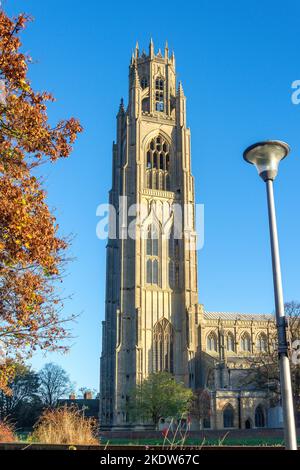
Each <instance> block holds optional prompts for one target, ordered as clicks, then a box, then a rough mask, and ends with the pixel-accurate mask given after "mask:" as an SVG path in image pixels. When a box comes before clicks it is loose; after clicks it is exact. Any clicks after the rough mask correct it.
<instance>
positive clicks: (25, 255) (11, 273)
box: [0, 11, 82, 392]
mask: <svg viewBox="0 0 300 470" xmlns="http://www.w3.org/2000/svg"><path fill="white" fill-rule="evenodd" d="M29 19H30V18H29V17H28V16H26V15H24V14H21V15H19V16H18V17H17V18H15V19H10V18H9V17H8V16H7V15H6V14H5V13H4V11H0V88H1V95H0V341H1V342H2V348H4V349H5V351H6V357H7V359H6V361H4V362H3V363H2V364H1V366H0V389H2V390H5V391H6V392H8V387H7V384H8V382H9V381H11V378H12V377H13V375H14V373H15V363H16V362H21V361H22V360H24V359H25V358H27V357H29V356H30V355H31V354H32V353H33V351H35V350H36V349H37V348H41V349H43V350H54V349H64V348H66V346H65V345H64V346H63V345H62V340H63V339H65V338H67V337H68V336H69V332H68V330H67V329H66V327H65V326H64V324H65V322H66V321H68V320H70V319H72V318H73V317H72V316H71V317H67V318H65V317H63V315H62V308H63V303H62V299H61V298H60V296H59V295H58V294H57V289H56V283H57V281H61V274H62V268H63V265H64V260H65V252H66V251H65V250H66V249H67V246H68V243H67V241H66V239H62V238H60V237H58V235H57V230H58V225H57V223H56V219H55V217H54V216H53V214H51V212H50V210H49V207H48V205H47V202H46V193H45V191H44V190H43V188H42V181H41V178H40V177H38V176H37V175H38V174H37V167H38V166H40V165H41V164H44V163H48V162H49V163H50V162H55V161H56V160H58V159H60V158H65V157H68V156H69V154H70V152H71V150H72V144H73V143H74V141H75V139H76V137H77V134H78V133H79V132H81V131H82V128H81V126H80V123H79V122H78V120H76V119H74V118H71V119H69V120H65V121H60V122H58V123H57V124H56V125H55V126H51V125H50V123H49V121H48V116H47V102H48V101H54V98H53V97H52V96H51V95H50V94H49V93H47V92H41V93H40V92H35V91H34V90H33V88H32V86H31V83H30V82H29V80H28V78H27V71H28V66H29V64H30V61H31V59H30V57H28V56H25V55H24V54H23V53H22V52H21V51H20V48H21V41H20V38H19V35H20V33H21V31H22V30H23V29H24V28H25V25H26V23H27V22H28V21H29Z"/></svg>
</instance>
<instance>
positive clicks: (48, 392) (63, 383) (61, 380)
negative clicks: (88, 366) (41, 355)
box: [38, 363, 73, 408]
mask: <svg viewBox="0 0 300 470" xmlns="http://www.w3.org/2000/svg"><path fill="white" fill-rule="evenodd" d="M38 378H39V396H40V398H41V400H42V403H43V405H44V406H46V407H47V408H55V407H56V406H57V404H58V400H59V399H60V398H63V397H64V396H65V395H68V394H69V393H70V392H71V391H72V389H73V385H72V383H71V381H70V378H69V376H68V374H67V372H66V371H65V370H64V369H63V368H62V367H61V366H59V365H58V364H53V363H49V364H46V365H45V366H44V367H43V368H42V369H41V370H40V372H39V373H38Z"/></svg>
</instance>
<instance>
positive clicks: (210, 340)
mask: <svg viewBox="0 0 300 470" xmlns="http://www.w3.org/2000/svg"><path fill="white" fill-rule="evenodd" d="M206 348H207V350H208V351H214V352H216V351H217V350H218V340H217V335H216V334H215V333H214V332H213V331H211V332H210V333H209V335H208V336H207V338H206Z"/></svg>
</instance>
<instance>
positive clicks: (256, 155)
mask: <svg viewBox="0 0 300 470" xmlns="http://www.w3.org/2000/svg"><path fill="white" fill-rule="evenodd" d="M289 151H290V148H289V146H288V144H286V143H285V142H281V141H279V140H267V141H264V142H258V143H257V144H254V145H251V146H250V147H248V148H247V149H246V150H245V152H244V154H243V156H244V159H245V160H246V161H247V162H248V163H251V164H254V165H255V166H256V169H257V171H258V174H259V176H260V177H261V178H262V179H263V180H264V182H265V183H266V188H267V199H268V212H269V227H270V240H271V253H272V265H273V283H274V296H275V311H276V327H277V336H278V358H279V373H280V388H281V399H282V408H283V420H284V440H285V447H286V449H289V450H297V438H296V427H295V416H294V406H293V394H292V382H291V370H290V362H289V358H288V343H287V338H286V317H285V312H284V302H283V293H282V280H281V268H280V256H279V245H278V234H277V224H276V212H275V203H274V192H273V181H274V179H275V178H276V176H277V172H278V165H279V162H280V161H281V160H283V159H284V158H285V157H286V156H287V155H288V153H289Z"/></svg>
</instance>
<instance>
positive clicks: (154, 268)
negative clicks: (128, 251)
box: [146, 224, 159, 285]
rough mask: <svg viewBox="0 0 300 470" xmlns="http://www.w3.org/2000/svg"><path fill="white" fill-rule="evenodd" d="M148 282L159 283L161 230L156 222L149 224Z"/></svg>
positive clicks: (147, 250)
mask: <svg viewBox="0 0 300 470" xmlns="http://www.w3.org/2000/svg"><path fill="white" fill-rule="evenodd" d="M146 282H147V284H155V285H158V284H159V232H158V230H157V228H156V227H155V225H154V224H152V225H149V227H148V230H147V239H146Z"/></svg>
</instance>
